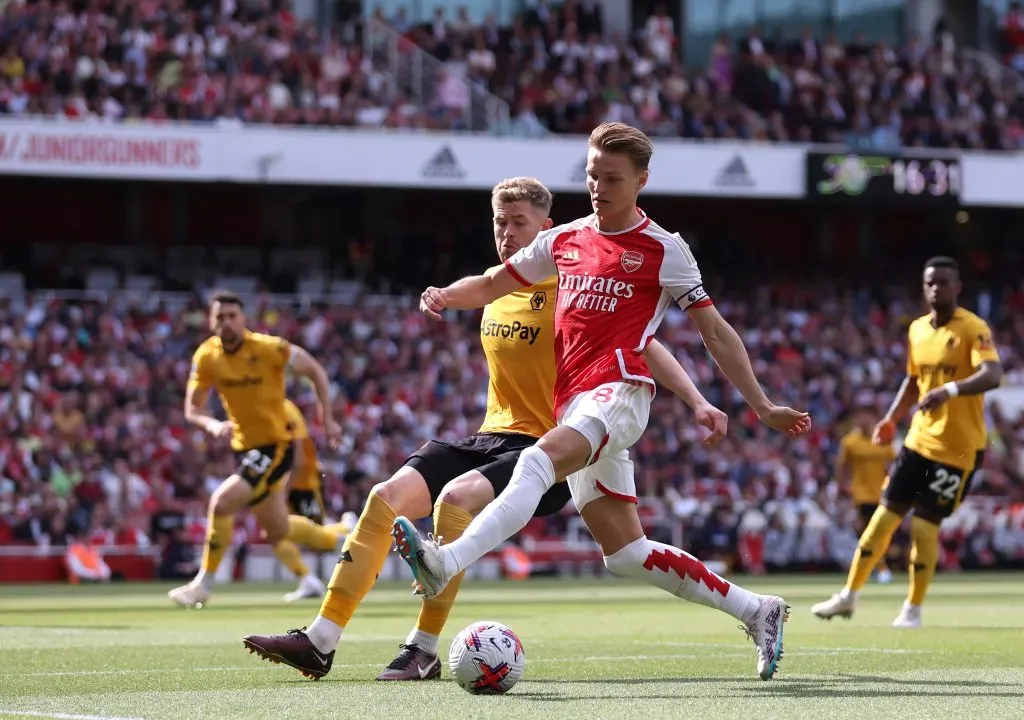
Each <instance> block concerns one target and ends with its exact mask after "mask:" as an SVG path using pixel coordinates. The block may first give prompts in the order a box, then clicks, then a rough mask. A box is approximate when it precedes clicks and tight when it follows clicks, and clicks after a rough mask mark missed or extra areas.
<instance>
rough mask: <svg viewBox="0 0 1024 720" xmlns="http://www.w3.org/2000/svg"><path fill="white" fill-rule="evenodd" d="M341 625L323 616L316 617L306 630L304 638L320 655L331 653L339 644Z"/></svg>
mask: <svg viewBox="0 0 1024 720" xmlns="http://www.w3.org/2000/svg"><path fill="white" fill-rule="evenodd" d="M342 630H344V628H343V627H341V625H339V624H338V623H336V622H334V621H333V620H328V619H327V618H325V617H324V616H323V615H317V616H316V620H314V621H313V624H312V625H310V626H309V627H308V628H306V636H307V637H308V638H309V639H310V641H311V642H312V643H313V645H314V646H316V649H317V650H319V651H320V652H322V653H329V652H333V651H334V648H336V647H338V643H339V642H341V631H342Z"/></svg>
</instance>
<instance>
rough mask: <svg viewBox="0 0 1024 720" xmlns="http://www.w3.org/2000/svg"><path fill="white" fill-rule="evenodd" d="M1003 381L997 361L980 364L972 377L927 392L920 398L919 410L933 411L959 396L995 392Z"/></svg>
mask: <svg viewBox="0 0 1024 720" xmlns="http://www.w3.org/2000/svg"><path fill="white" fill-rule="evenodd" d="M1002 381H1003V364H1002V363H1001V362H1000V361H999V360H987V361H985V362H983V363H981V367H979V368H978V369H977V370H976V371H975V372H974V374H973V375H971V376H970V377H967V378H964V379H963V380H960V381H959V382H948V383H946V384H945V385H943V386H942V387H938V388H935V389H934V390H929V391H928V392H926V393H925V394H924V397H922V398H921V404H920V408H921V409H922V410H924V411H928V410H933V409H935V408H937V407H938V406H939V405H941V404H942V403H944V402H946V401H947V400H949V399H950V398H955V397H958V396H960V395H981V394H982V393H986V392H988V391H989V390H995V389H996V388H997V387H999V384H1000V383H1001V382H1002Z"/></svg>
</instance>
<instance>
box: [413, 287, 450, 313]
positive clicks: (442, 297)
mask: <svg viewBox="0 0 1024 720" xmlns="http://www.w3.org/2000/svg"><path fill="white" fill-rule="evenodd" d="M446 307H448V296H447V293H446V292H445V291H444V290H443V289H442V288H436V287H428V288H427V289H426V290H424V291H423V294H422V295H420V312H421V313H423V314H424V315H426V316H427V317H429V318H433V319H434V320H443V319H444V318H442V317H441V313H442V312H443V311H444V309H445V308H446Z"/></svg>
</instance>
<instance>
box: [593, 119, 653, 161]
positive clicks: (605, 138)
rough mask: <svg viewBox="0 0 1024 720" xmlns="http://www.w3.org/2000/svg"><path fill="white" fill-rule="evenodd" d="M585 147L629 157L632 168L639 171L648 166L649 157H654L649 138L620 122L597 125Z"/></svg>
mask: <svg viewBox="0 0 1024 720" xmlns="http://www.w3.org/2000/svg"><path fill="white" fill-rule="evenodd" d="M587 145H588V146H589V147H592V148H594V149H595V150H601V151H602V152H609V153H621V154H623V155H629V159H630V160H632V161H633V165H634V167H636V169H637V170H641V171H643V170H646V169H647V168H648V167H649V166H650V164H651V156H652V155H654V145H652V144H651V139H650V138H649V137H647V136H646V135H644V134H643V133H642V132H641V131H639V130H637V129H636V128H635V127H630V126H629V125H626V124H625V123H620V122H607V123H602V124H601V125H598V126H597V127H596V128H594V131H593V132H592V133H590V140H589V141H587Z"/></svg>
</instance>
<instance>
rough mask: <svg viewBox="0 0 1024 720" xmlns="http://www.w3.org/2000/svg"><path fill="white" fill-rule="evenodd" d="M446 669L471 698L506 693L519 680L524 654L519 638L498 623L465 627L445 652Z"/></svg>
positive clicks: (479, 623)
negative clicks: (471, 695) (472, 696)
mask: <svg viewBox="0 0 1024 720" xmlns="http://www.w3.org/2000/svg"><path fill="white" fill-rule="evenodd" d="M448 667H449V668H450V669H451V671H452V675H453V676H454V677H455V682H457V683H458V684H459V685H460V686H461V687H462V689H463V690H465V691H466V692H469V693H472V694H474V695H500V694H501V693H507V692H508V691H509V690H511V689H512V687H513V686H514V685H515V684H516V683H517V682H519V680H520V678H522V677H523V671H524V670H525V669H526V653H525V652H524V651H523V643H522V642H521V641H520V640H519V636H518V635H516V634H515V633H514V632H512V631H511V630H510V629H509V628H507V627H506V626H504V625H502V624H501V623H500V622H494V621H493V620H480V621H478V622H475V623H472V624H470V625H467V626H466V628H465V629H464V630H463V631H462V632H460V633H459V634H458V635H456V636H455V639H454V640H452V645H451V647H450V648H449V649H448Z"/></svg>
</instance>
